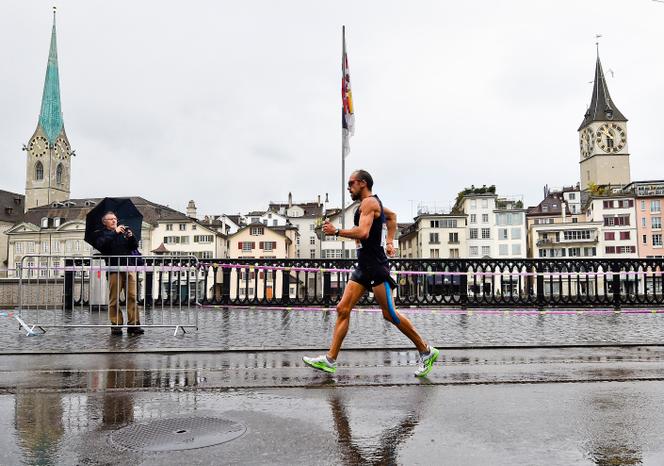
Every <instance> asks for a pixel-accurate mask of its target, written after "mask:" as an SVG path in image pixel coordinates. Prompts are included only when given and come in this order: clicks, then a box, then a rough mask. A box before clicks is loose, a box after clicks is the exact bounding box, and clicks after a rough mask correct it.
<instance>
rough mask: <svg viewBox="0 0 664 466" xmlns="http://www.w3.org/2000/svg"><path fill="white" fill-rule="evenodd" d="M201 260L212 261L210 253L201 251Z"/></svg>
mask: <svg viewBox="0 0 664 466" xmlns="http://www.w3.org/2000/svg"><path fill="white" fill-rule="evenodd" d="M201 259H212V251H202V252H201Z"/></svg>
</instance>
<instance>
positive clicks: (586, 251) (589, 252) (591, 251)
mask: <svg viewBox="0 0 664 466" xmlns="http://www.w3.org/2000/svg"><path fill="white" fill-rule="evenodd" d="M583 255H584V256H585V257H594V256H596V255H597V249H596V248H583Z"/></svg>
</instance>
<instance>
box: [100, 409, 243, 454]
mask: <svg viewBox="0 0 664 466" xmlns="http://www.w3.org/2000/svg"><path fill="white" fill-rule="evenodd" d="M246 430H247V428H246V427H245V426H243V425H242V424H240V423H238V422H235V421H230V420H228V419H221V418H216V417H189V418H170V419H159V420H156V421H152V422H150V423H149V424H132V425H129V426H126V427H123V428H122V429H118V430H116V431H115V432H113V433H112V434H111V437H110V440H111V443H112V444H114V445H115V446H116V447H119V448H124V449H129V450H139V451H172V450H191V449H194V448H203V447H209V446H212V445H219V444H220V443H224V442H229V441H231V440H234V439H236V438H238V437H240V436H241V435H242V434H244V433H245V432H246Z"/></svg>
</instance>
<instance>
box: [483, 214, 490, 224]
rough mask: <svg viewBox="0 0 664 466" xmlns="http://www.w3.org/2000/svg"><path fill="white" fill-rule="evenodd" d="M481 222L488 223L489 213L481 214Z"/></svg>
mask: <svg viewBox="0 0 664 466" xmlns="http://www.w3.org/2000/svg"><path fill="white" fill-rule="evenodd" d="M482 223H489V214H482Z"/></svg>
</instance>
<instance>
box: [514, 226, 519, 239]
mask: <svg viewBox="0 0 664 466" xmlns="http://www.w3.org/2000/svg"><path fill="white" fill-rule="evenodd" d="M512 239H521V228H512Z"/></svg>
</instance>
